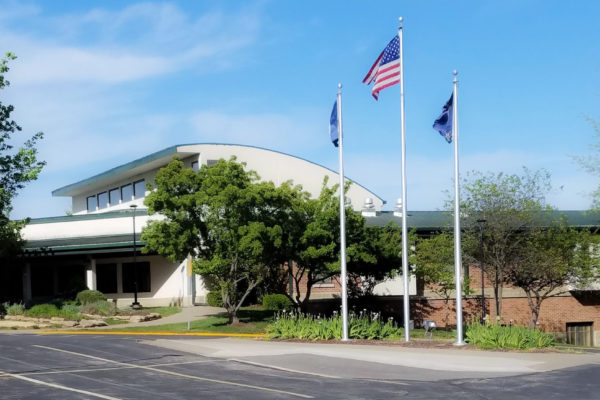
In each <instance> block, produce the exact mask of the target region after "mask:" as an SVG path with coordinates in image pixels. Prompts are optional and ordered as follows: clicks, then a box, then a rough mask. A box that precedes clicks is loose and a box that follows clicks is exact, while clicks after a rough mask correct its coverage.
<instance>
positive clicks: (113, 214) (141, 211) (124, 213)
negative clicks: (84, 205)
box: [27, 208, 148, 225]
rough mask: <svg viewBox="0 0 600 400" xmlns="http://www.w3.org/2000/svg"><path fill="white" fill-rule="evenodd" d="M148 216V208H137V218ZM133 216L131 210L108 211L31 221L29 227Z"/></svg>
mask: <svg viewBox="0 0 600 400" xmlns="http://www.w3.org/2000/svg"><path fill="white" fill-rule="evenodd" d="M145 215H148V209H146V208H137V209H136V211H135V216H136V217H141V216H145ZM132 216H133V211H131V210H116V211H108V212H103V213H94V214H78V215H65V216H61V217H44V218H34V219H31V220H29V222H28V223H27V225H36V224H51V223H54V222H75V221H91V220H97V219H111V218H131V217H132Z"/></svg>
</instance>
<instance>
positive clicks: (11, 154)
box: [0, 53, 45, 259]
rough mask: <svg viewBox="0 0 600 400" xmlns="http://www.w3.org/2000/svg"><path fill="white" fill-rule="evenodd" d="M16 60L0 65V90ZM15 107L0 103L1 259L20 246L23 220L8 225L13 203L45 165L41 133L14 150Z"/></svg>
mask: <svg viewBox="0 0 600 400" xmlns="http://www.w3.org/2000/svg"><path fill="white" fill-rule="evenodd" d="M15 58H16V57H15V56H14V55H13V54H12V53H6V56H5V57H4V58H3V59H2V60H1V61H0V89H5V88H6V87H7V86H8V85H9V81H8V80H6V79H5V76H4V75H5V74H6V73H7V72H8V70H9V68H8V62H9V61H10V60H14V59H15ZM13 110H14V107H13V106H12V105H7V104H4V103H2V102H0V259H2V258H8V257H11V256H13V255H15V253H17V252H18V251H19V250H20V249H21V246H22V239H21V234H20V230H21V228H22V227H23V226H24V225H25V223H26V220H21V221H11V220H10V212H11V210H12V201H13V199H14V198H15V196H16V195H17V193H18V192H19V190H21V189H22V188H23V187H25V184H27V183H28V182H31V181H33V180H35V179H37V177H38V175H39V173H40V171H41V170H42V168H43V166H44V165H45V162H43V161H38V159H37V149H36V145H37V142H38V141H39V140H40V139H42V136H43V134H42V133H41V132H39V133H37V134H35V135H33V136H32V137H31V138H29V139H27V140H25V141H24V143H23V145H22V146H20V147H18V148H15V147H14V145H13V144H11V139H12V138H11V136H12V135H13V134H15V133H18V132H20V131H21V127H20V126H19V125H18V124H17V123H16V122H15V121H14V120H12V119H11V113H12V112H13Z"/></svg>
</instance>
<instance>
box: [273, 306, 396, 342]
mask: <svg viewBox="0 0 600 400" xmlns="http://www.w3.org/2000/svg"><path fill="white" fill-rule="evenodd" d="M403 332H404V331H403V329H402V328H399V327H398V326H396V324H395V323H394V321H393V320H392V319H391V318H390V319H389V320H388V321H387V322H384V321H382V320H381V319H380V316H379V314H370V315H368V314H367V313H361V314H360V315H355V314H354V313H351V314H350V315H349V318H348V337H349V338H351V339H397V338H400V337H402V335H403ZM267 334H268V336H269V337H270V338H280V339H309V340H331V339H341V338H342V317H341V316H338V315H337V313H334V315H333V317H331V318H321V317H320V316H317V317H315V316H313V315H308V314H295V313H285V312H283V313H280V314H279V315H278V316H277V317H276V320H275V322H274V323H272V324H270V325H269V326H267Z"/></svg>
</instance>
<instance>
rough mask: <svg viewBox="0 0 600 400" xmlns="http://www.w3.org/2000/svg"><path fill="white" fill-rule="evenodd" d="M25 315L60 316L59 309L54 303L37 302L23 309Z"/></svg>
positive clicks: (36, 316)
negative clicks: (25, 309) (27, 308)
mask: <svg viewBox="0 0 600 400" xmlns="http://www.w3.org/2000/svg"><path fill="white" fill-rule="evenodd" d="M25 315H26V316H28V317H34V318H52V317H60V316H61V315H60V310H59V309H58V308H57V307H56V306H55V305H54V304H38V305H35V306H33V307H31V308H30V309H29V310H27V311H25Z"/></svg>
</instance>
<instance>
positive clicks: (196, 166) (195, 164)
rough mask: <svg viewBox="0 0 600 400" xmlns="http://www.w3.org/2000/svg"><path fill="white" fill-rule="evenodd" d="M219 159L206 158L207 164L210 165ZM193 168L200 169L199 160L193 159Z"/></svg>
mask: <svg viewBox="0 0 600 400" xmlns="http://www.w3.org/2000/svg"><path fill="white" fill-rule="evenodd" d="M218 161H219V160H206V165H207V166H208V167H210V166H211V165H214V164H216V163H217V162H218ZM192 169H193V170H194V171H196V172H198V169H200V163H199V162H198V161H192Z"/></svg>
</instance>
